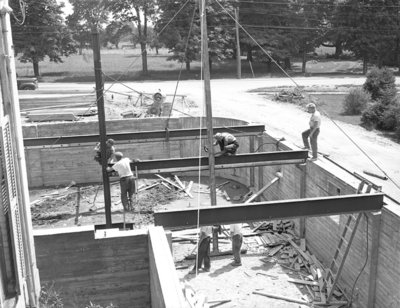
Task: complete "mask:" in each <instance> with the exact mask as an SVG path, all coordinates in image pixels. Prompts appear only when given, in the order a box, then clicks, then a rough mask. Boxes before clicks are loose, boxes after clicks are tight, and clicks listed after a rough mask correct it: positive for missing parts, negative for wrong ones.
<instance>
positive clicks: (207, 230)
mask: <svg viewBox="0 0 400 308" xmlns="http://www.w3.org/2000/svg"><path fill="white" fill-rule="evenodd" d="M211 234H212V226H203V227H200V233H199V242H198V247H197V258H196V263H195V265H194V267H193V269H192V270H191V271H190V272H189V273H190V274H195V273H196V271H199V269H201V268H202V263H203V261H204V267H203V270H204V271H205V272H209V271H210V267H211V259H210V243H211Z"/></svg>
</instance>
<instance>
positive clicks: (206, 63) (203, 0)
mask: <svg viewBox="0 0 400 308" xmlns="http://www.w3.org/2000/svg"><path fill="white" fill-rule="evenodd" d="M199 4H200V17H201V32H202V37H201V41H202V57H203V79H204V97H205V103H206V123H207V136H208V149H209V150H208V164H209V168H208V169H209V171H210V174H209V177H210V181H209V186H210V200H211V205H217V195H216V185H215V157H214V132H213V118H212V108H211V87H210V59H209V57H208V35H207V16H206V9H205V8H206V4H207V0H200V1H199ZM213 251H215V252H218V232H213Z"/></svg>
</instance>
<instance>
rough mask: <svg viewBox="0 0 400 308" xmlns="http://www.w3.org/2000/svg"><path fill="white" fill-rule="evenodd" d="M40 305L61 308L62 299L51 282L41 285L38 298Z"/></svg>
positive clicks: (62, 305) (48, 307) (45, 307)
mask: <svg viewBox="0 0 400 308" xmlns="http://www.w3.org/2000/svg"><path fill="white" fill-rule="evenodd" d="M39 303H40V307H43V308H63V307H64V304H63V300H62V298H61V296H60V294H59V293H58V291H57V290H56V289H55V287H54V283H53V284H49V285H46V284H45V285H43V286H42V289H41V291H40V298H39Z"/></svg>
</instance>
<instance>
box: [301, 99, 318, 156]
mask: <svg viewBox="0 0 400 308" xmlns="http://www.w3.org/2000/svg"><path fill="white" fill-rule="evenodd" d="M307 112H308V113H311V118H310V122H309V125H310V128H309V129H307V130H305V131H304V132H303V133H302V137H303V143H304V148H305V149H310V144H311V152H312V158H311V159H310V160H311V161H315V160H317V159H318V143H317V138H318V135H319V131H320V127H321V114H320V113H319V112H318V110H317V107H316V106H315V104H313V103H309V104H308V105H307ZM309 139H310V142H309V141H308V140H309Z"/></svg>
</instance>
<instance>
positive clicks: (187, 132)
mask: <svg viewBox="0 0 400 308" xmlns="http://www.w3.org/2000/svg"><path fill="white" fill-rule="evenodd" d="M213 130H214V132H215V133H218V132H228V133H231V134H234V135H235V136H237V137H240V136H249V135H257V134H261V133H263V132H264V131H265V126H264V125H242V126H227V127H214V128H213ZM107 138H112V139H114V140H115V141H132V142H141V141H157V140H167V141H168V140H170V139H173V140H186V139H190V140H193V139H200V138H207V128H202V129H200V128H192V129H171V130H159V131H144V132H135V133H118V134H108V135H107ZM99 139H100V137H99V135H82V136H60V137H43V138H25V139H24V146H52V145H61V144H73V143H78V144H80V143H96V142H99Z"/></svg>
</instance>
